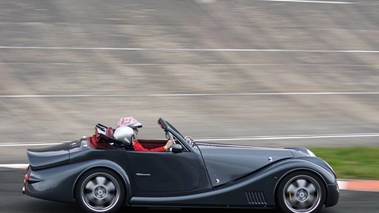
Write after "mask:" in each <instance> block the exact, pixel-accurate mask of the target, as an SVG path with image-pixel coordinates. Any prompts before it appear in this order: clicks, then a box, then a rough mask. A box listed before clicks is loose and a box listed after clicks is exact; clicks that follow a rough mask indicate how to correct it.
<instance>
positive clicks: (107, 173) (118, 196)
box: [75, 168, 126, 213]
mask: <svg viewBox="0 0 379 213" xmlns="http://www.w3.org/2000/svg"><path fill="white" fill-rule="evenodd" d="M125 193H126V190H125V186H124V183H123V181H122V179H121V178H120V176H119V175H118V174H117V173H115V172H114V171H112V170H109V169H100V168H99V169H93V170H90V171H87V172H86V173H84V174H83V175H82V176H81V177H80V178H79V180H78V183H77V185H76V187H75V198H76V202H77V205H78V206H79V207H80V208H81V209H82V210H84V211H85V212H89V213H99V212H101V213H112V212H116V211H117V210H119V209H120V208H121V207H122V205H123V204H124V201H125Z"/></svg>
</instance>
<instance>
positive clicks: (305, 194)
mask: <svg viewBox="0 0 379 213" xmlns="http://www.w3.org/2000/svg"><path fill="white" fill-rule="evenodd" d="M325 199H326V190H325V185H324V182H323V181H322V180H321V179H320V178H319V177H318V176H317V175H315V174H314V173H311V172H294V173H291V174H289V175H288V176H287V177H285V178H284V179H283V180H282V182H281V183H280V186H279V189H278V192H277V201H278V205H279V207H280V209H281V210H282V211H283V212H285V213H300V212H301V213H316V212H319V211H320V210H321V208H322V207H323V206H324V203H325Z"/></svg>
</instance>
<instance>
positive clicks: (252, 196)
mask: <svg viewBox="0 0 379 213" xmlns="http://www.w3.org/2000/svg"><path fill="white" fill-rule="evenodd" d="M246 198H247V202H248V203H249V204H250V205H257V206H266V205H267V202H266V199H265V196H264V193H263V191H246Z"/></svg>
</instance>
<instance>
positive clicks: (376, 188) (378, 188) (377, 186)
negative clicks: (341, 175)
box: [338, 180, 379, 192]
mask: <svg viewBox="0 0 379 213" xmlns="http://www.w3.org/2000/svg"><path fill="white" fill-rule="evenodd" d="M338 185H339V188H340V190H349V191H370V192H379V181H377V180H339V181H338Z"/></svg>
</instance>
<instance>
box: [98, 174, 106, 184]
mask: <svg viewBox="0 0 379 213" xmlns="http://www.w3.org/2000/svg"><path fill="white" fill-rule="evenodd" d="M105 181H106V178H105V177H102V176H98V177H96V182H97V184H101V185H105Z"/></svg>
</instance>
